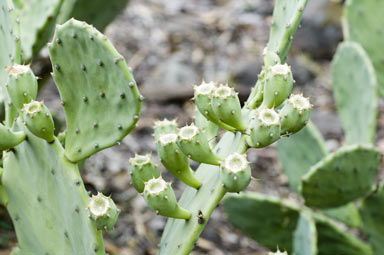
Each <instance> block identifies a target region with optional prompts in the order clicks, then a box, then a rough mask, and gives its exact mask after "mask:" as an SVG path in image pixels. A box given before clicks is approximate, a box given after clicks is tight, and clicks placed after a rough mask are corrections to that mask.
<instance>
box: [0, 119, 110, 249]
mask: <svg viewBox="0 0 384 255" xmlns="http://www.w3.org/2000/svg"><path fill="white" fill-rule="evenodd" d="M23 126H24V125H23V124H22V123H20V122H17V123H16V124H15V129H18V130H19V129H22V130H23V131H24V132H25V133H26V134H27V136H28V141H25V142H23V143H21V144H20V145H18V146H17V147H15V148H14V150H13V151H10V152H6V153H5V154H4V173H3V176H2V185H3V187H4V188H5V191H6V193H7V195H8V198H9V201H8V206H7V209H8V212H9V214H10V216H11V218H12V221H13V224H14V226H15V230H16V235H17V240H18V245H19V247H20V249H21V253H20V254H57V251H60V252H61V253H62V254H84V255H94V254H97V255H104V254H105V252H104V247H103V241H102V237H101V231H97V230H96V229H95V228H94V227H93V226H92V224H91V222H90V221H89V220H88V216H87V211H86V207H87V205H88V201H89V197H88V194H87V192H86V190H85V188H84V185H83V182H82V181H81V177H80V174H79V170H78V168H77V165H75V164H73V163H71V162H69V161H68V160H67V159H66V158H65V156H64V150H63V148H62V147H61V145H60V142H59V141H58V140H56V141H55V142H54V143H52V144H49V143H47V142H45V141H44V140H42V139H40V138H38V137H36V136H34V135H33V134H32V133H30V132H29V131H28V130H27V129H26V128H25V127H23Z"/></svg>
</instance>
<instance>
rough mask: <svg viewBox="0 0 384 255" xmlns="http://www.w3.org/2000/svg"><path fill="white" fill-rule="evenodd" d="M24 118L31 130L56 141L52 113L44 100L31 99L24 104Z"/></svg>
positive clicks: (36, 134) (49, 140)
mask: <svg viewBox="0 0 384 255" xmlns="http://www.w3.org/2000/svg"><path fill="white" fill-rule="evenodd" d="M22 111H23V120H24V123H25V125H26V126H27V128H28V129H29V131H31V133H32V134H34V135H35V136H38V137H40V138H43V139H44V140H46V141H47V142H49V143H50V142H53V141H54V139H55V138H54V134H53V133H54V130H55V127H54V124H53V119H52V115H51V113H50V112H49V110H48V108H47V107H46V106H45V105H44V103H43V102H37V101H31V102H29V103H28V104H25V105H24V108H23V109H22Z"/></svg>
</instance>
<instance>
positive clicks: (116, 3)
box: [58, 0, 129, 31]
mask: <svg viewBox="0 0 384 255" xmlns="http://www.w3.org/2000/svg"><path fill="white" fill-rule="evenodd" d="M128 2H129V0H113V1H106V0H93V1H92V4H89V0H64V1H63V6H62V7H61V10H60V14H59V17H58V23H60V24H61V23H64V22H65V21H67V20H68V19H70V18H75V19H78V20H84V21H86V22H87V23H89V24H92V25H94V26H95V27H96V28H97V29H98V30H100V31H103V30H104V29H105V27H106V26H107V25H108V24H109V23H111V22H112V21H113V19H114V18H115V17H116V16H117V15H118V14H119V13H120V12H122V11H123V10H124V7H125V6H126V5H127V3H128Z"/></svg>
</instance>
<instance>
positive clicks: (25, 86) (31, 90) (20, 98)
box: [5, 64, 37, 110]
mask: <svg viewBox="0 0 384 255" xmlns="http://www.w3.org/2000/svg"><path fill="white" fill-rule="evenodd" d="M5 70H6V71H7V72H8V82H7V84H6V85H5V87H6V88H7V92H8V95H9V97H10V99H11V101H12V103H13V104H14V105H15V106H16V108H17V109H18V110H21V109H22V108H23V106H24V104H27V103H29V102H30V101H31V100H35V99H36V96H37V79H36V77H35V75H34V74H33V72H32V70H31V68H30V67H29V65H18V64H15V65H14V66H8V67H6V68H5Z"/></svg>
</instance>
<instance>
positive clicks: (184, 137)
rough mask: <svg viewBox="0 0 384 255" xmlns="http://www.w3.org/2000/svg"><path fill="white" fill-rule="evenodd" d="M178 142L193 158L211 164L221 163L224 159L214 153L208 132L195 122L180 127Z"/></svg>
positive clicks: (186, 153)
mask: <svg viewBox="0 0 384 255" xmlns="http://www.w3.org/2000/svg"><path fill="white" fill-rule="evenodd" d="M177 144H178V145H179V147H180V149H181V151H182V152H184V154H185V155H187V156H188V157H189V158H191V159H192V160H195V161H197V162H200V163H206V164H210V165H217V166H218V165H220V161H221V160H222V159H221V158H220V157H219V156H217V155H216V154H215V153H213V151H212V149H211V148H210V146H209V142H208V137H207V135H206V133H205V132H204V131H203V130H200V129H199V128H198V127H196V126H195V125H194V124H191V125H190V126H185V127H182V128H181V129H180V131H179V136H178V142H177Z"/></svg>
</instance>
